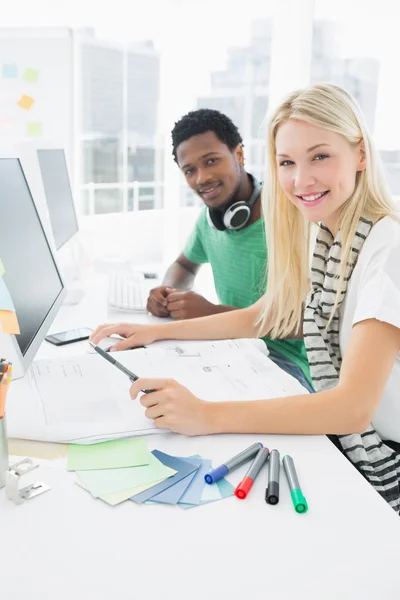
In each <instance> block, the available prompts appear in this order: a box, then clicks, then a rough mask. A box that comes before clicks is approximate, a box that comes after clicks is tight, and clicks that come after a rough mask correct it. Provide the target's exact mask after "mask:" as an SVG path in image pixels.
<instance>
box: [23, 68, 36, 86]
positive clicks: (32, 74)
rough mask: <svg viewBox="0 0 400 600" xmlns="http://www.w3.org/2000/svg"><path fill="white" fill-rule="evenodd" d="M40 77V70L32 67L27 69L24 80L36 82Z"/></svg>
mask: <svg viewBox="0 0 400 600" xmlns="http://www.w3.org/2000/svg"><path fill="white" fill-rule="evenodd" d="M38 77H39V71H37V69H31V68H30V67H28V68H27V69H25V71H24V76H23V79H24V81H27V82H28V83H36V81H37V80H38Z"/></svg>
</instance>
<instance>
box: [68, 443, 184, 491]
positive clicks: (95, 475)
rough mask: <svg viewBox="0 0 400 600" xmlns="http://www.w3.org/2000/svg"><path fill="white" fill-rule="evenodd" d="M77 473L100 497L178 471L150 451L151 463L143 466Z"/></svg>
mask: <svg viewBox="0 0 400 600" xmlns="http://www.w3.org/2000/svg"><path fill="white" fill-rule="evenodd" d="M76 473H77V475H78V477H79V479H81V480H82V481H83V483H84V484H85V486H86V488H87V489H88V490H89V491H90V493H91V494H92V496H94V497H95V498H98V497H102V496H108V495H109V494H114V493H116V492H121V491H123V490H128V489H130V488H136V487H138V486H141V485H144V484H147V483H154V482H155V481H160V480H162V479H164V478H166V477H170V476H172V475H175V473H176V471H175V470H174V469H170V468H168V467H166V466H165V465H163V463H162V462H160V461H159V460H158V459H157V458H156V457H155V456H153V455H152V454H151V453H150V456H149V464H148V465H145V466H143V467H125V468H123V469H98V470H95V471H77V472H76Z"/></svg>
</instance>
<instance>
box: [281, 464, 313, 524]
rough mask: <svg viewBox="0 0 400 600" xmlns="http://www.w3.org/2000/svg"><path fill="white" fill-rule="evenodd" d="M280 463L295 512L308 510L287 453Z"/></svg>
mask: <svg viewBox="0 0 400 600" xmlns="http://www.w3.org/2000/svg"><path fill="white" fill-rule="evenodd" d="M282 464H283V468H284V470H285V473H286V478H287V480H288V484H289V487H290V495H291V496H292V502H293V506H294V509H295V511H296V512H297V513H305V512H307V510H308V505H307V500H306V499H305V497H304V496H303V492H302V491H301V488H300V483H299V479H298V477H297V473H296V469H295V467H294V462H293V458H292V457H291V456H289V454H286V456H284V457H283V459H282Z"/></svg>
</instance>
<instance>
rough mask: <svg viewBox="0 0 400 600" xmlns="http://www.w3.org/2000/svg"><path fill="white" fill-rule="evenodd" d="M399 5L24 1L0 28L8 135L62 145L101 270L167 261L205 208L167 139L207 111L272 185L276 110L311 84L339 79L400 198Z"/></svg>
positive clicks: (93, 260)
mask: <svg viewBox="0 0 400 600" xmlns="http://www.w3.org/2000/svg"><path fill="white" fill-rule="evenodd" d="M396 10H397V2H396V1H395V0H381V1H380V2H379V3H378V2H376V1H375V0H364V1H361V0H355V1H354V2H351V3H349V2H346V1H344V0H338V1H337V2H335V3H334V4H332V3H330V2H326V1H325V0H297V1H296V0H288V1H287V2H280V1H279V0H267V1H265V2H263V3H260V2H258V1H257V0H248V1H247V2H246V4H245V6H244V5H242V6H241V7H240V8H239V9H237V8H233V5H232V3H231V2H228V1H227V0H214V1H211V0H204V1H203V2H201V3H198V2H197V1H195V0H148V1H147V2H146V3H143V2H138V1H136V0H134V1H132V2H130V3H129V11H128V6H127V3H126V2H123V1H122V0H114V1H113V3H112V6H111V5H107V4H106V5H104V6H103V5H99V4H98V3H95V2H92V1H91V0H83V1H80V2H78V1H77V0H73V1H72V2H70V3H68V4H67V5H65V6H55V5H54V3H51V2H48V1H46V0H37V1H36V2H35V3H34V6H33V5H32V3H31V2H28V0H21V2H19V3H18V4H15V5H11V4H9V5H8V6H7V7H6V8H5V13H4V14H3V18H2V28H1V29H0V50H1V52H0V55H1V57H2V58H1V62H2V71H1V73H0V75H1V76H0V97H1V100H0V138H1V140H2V141H4V140H6V141H7V140H11V141H12V140H14V139H21V138H22V139H31V140H33V141H37V142H43V141H51V142H57V143H60V144H61V145H62V146H63V147H65V149H66V152H67V156H68V161H69V169H70V174H71V178H72V184H73V191H74V197H75V202H76V208H77V213H78V218H79V221H80V228H81V232H80V236H79V244H80V251H81V253H82V255H83V256H84V257H85V261H86V262H85V264H95V265H96V264H97V265H98V266H103V267H104V268H107V264H108V262H110V263H113V264H115V262H118V261H119V260H120V261H124V260H128V261H131V262H133V263H134V264H135V263H136V264H142V263H160V262H163V263H165V264H168V263H169V262H170V261H171V260H173V259H174V258H175V256H176V255H177V254H178V252H179V251H180V249H181V247H182V245H183V243H184V240H185V239H186V237H187V235H188V233H189V231H190V228H191V226H192V224H193V223H194V221H195V218H196V216H197V214H198V212H199V210H200V206H201V201H200V200H199V199H198V198H196V196H195V195H194V194H193V193H192V192H191V191H190V190H189V189H188V188H187V186H186V184H185V181H184V179H183V177H182V176H181V175H180V173H179V170H178V169H177V167H176V165H175V164H174V162H173V160H172V156H171V146H170V135H169V132H170V130H171V127H172V126H173V123H174V122H175V121H176V120H178V119H179V118H180V117H181V116H182V115H183V114H185V113H186V112H187V111H189V110H192V109H196V108H200V107H208V108H215V109H218V110H221V111H222V112H224V113H226V114H227V115H228V116H229V117H231V118H232V119H233V121H234V122H235V123H236V125H237V126H238V127H239V129H240V131H241V133H242V135H243V138H244V143H245V150H246V165H247V169H248V170H249V171H250V172H252V173H253V174H254V175H256V176H257V177H259V178H262V174H263V161H264V135H265V129H264V122H265V118H266V116H267V114H268V110H269V108H270V107H272V106H274V105H275V104H276V103H277V102H278V101H279V99H280V98H281V97H282V95H284V94H285V93H286V92H288V91H290V90H292V89H294V88H296V87H299V86H303V85H307V84H308V83H310V82H321V81H325V82H327V81H329V82H333V83H337V84H339V85H342V86H344V87H345V88H346V89H347V90H348V91H349V92H351V93H352V94H353V95H354V96H355V97H356V98H357V99H358V101H359V103H360V105H361V107H362V109H363V111H364V112H365V115H366V118H367V121H368V124H369V127H370V129H371V130H372V132H373V134H374V137H375V139H376V141H377V143H378V148H379V151H380V153H381V156H382V159H383V161H384V165H385V168H386V172H387V174H388V178H389V182H390V186H391V189H392V192H393V194H394V195H398V194H399V193H400V119H399V118H398V109H397V99H398V98H399V93H398V91H399V90H398V88H399V87H400V83H399V79H398V77H397V69H396V66H397V65H398V58H399V54H400V50H399V49H398V45H396V44H395V43H394V40H395V39H396V31H395V27H396ZM30 99H31V100H30ZM32 100H33V103H32V104H31V106H29V103H30V102H32Z"/></svg>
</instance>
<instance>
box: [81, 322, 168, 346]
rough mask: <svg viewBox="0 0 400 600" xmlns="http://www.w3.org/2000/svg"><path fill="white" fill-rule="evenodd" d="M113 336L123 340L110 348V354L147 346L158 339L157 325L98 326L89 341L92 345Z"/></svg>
mask: <svg viewBox="0 0 400 600" xmlns="http://www.w3.org/2000/svg"><path fill="white" fill-rule="evenodd" d="M115 334H117V335H119V336H121V337H122V338H125V339H124V340H121V341H120V342H117V343H116V344H115V345H114V346H111V348H110V351H111V352H113V351H115V350H128V348H137V347H138V346H147V345H148V344H151V343H152V342H155V341H156V340H157V339H158V338H157V325H134V324H132V323H113V324H112V325H110V324H107V323H105V324H103V325H99V326H98V327H96V329H95V330H94V331H93V333H92V334H91V336H90V338H89V339H90V341H91V342H93V344H98V343H99V342H100V340H102V339H104V338H106V337H109V336H111V335H115Z"/></svg>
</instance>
